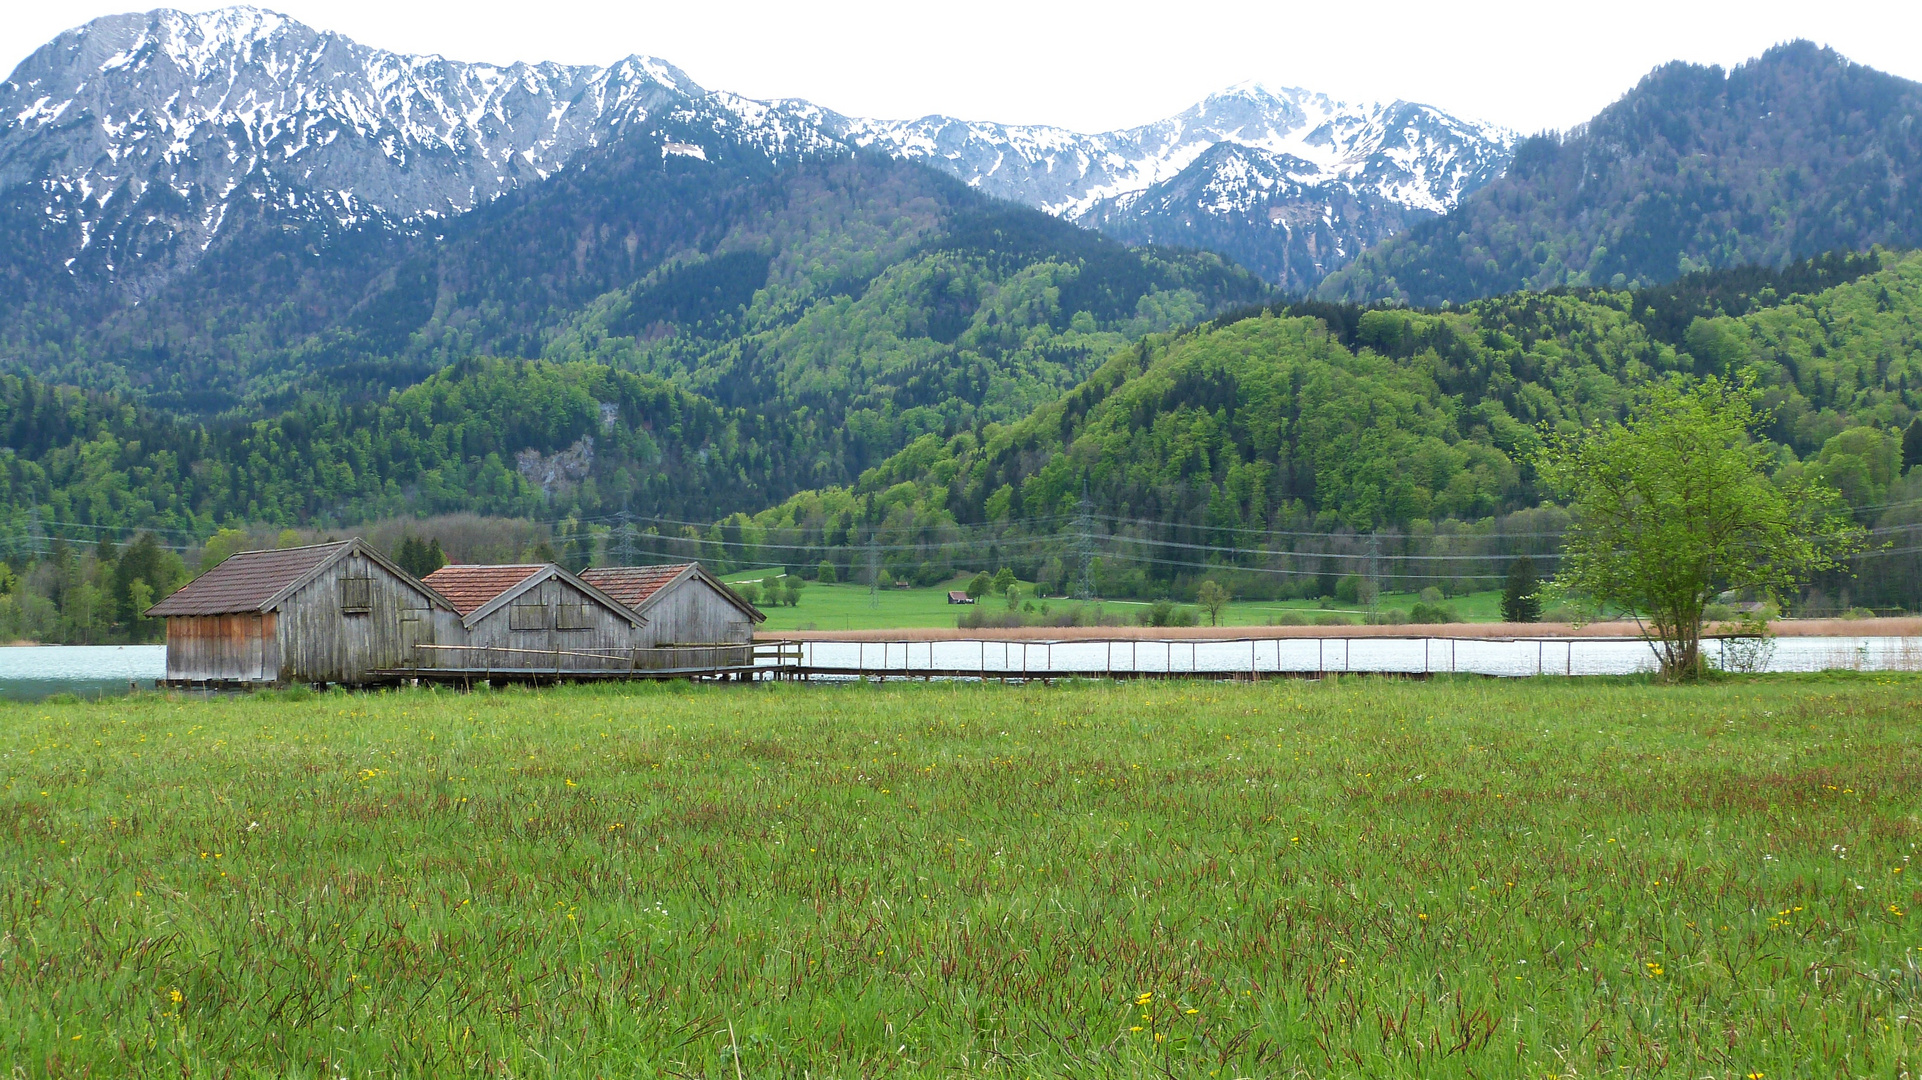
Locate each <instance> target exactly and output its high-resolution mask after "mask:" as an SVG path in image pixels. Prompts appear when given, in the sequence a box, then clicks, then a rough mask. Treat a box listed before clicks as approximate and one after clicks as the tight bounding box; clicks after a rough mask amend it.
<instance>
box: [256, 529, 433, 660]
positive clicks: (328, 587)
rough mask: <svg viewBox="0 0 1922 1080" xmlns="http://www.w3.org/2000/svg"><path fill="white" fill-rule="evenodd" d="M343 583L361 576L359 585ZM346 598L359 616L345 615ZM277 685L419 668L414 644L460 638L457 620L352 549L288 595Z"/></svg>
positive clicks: (283, 609)
mask: <svg viewBox="0 0 1922 1080" xmlns="http://www.w3.org/2000/svg"><path fill="white" fill-rule="evenodd" d="M347 579H365V580H367V582H368V584H367V586H365V587H364V597H363V596H360V595H353V594H358V593H360V592H361V591H362V588H361V587H357V586H347V587H345V588H346V593H343V588H344V586H343V585H342V582H343V581H345V580H347ZM350 597H351V599H353V600H354V601H355V603H356V606H358V603H359V601H361V600H362V599H364V600H365V608H366V610H364V611H359V610H345V609H344V604H343V600H344V599H348V598H350ZM279 624H280V625H279V635H278V638H279V644H280V681H282V682H331V683H345V684H347V685H350V686H351V685H356V684H359V683H363V682H366V681H367V672H369V671H374V670H378V669H383V668H397V667H414V666H417V665H418V664H420V663H426V662H427V661H426V658H425V657H424V656H417V654H416V652H415V649H414V646H415V645H430V644H434V643H436V642H439V641H452V642H454V643H458V642H459V640H460V619H459V617H458V616H457V615H455V614H454V613H453V612H451V611H447V610H446V609H444V608H440V607H436V606H435V605H434V604H433V603H432V602H431V601H430V600H429V599H428V597H427V596H426V594H424V593H422V592H420V591H419V590H417V589H415V588H414V587H413V586H412V585H410V584H408V583H407V582H406V581H403V580H402V579H400V578H398V577H396V576H394V575H393V574H391V573H389V572H388V571H387V570H386V568H385V567H383V566H381V565H380V564H379V563H377V562H375V561H374V560H372V559H369V558H367V557H366V556H365V555H362V554H360V553H359V552H358V551H355V552H352V553H350V554H348V555H347V556H346V557H344V558H342V559H340V560H339V561H337V562H335V563H334V564H333V565H332V566H329V567H328V568H327V569H325V570H323V571H322V572H321V573H320V576H318V577H316V578H315V579H314V580H313V581H311V582H309V583H308V584H307V585H305V586H304V587H302V588H301V589H300V590H299V591H298V592H296V593H294V594H293V595H292V596H290V597H288V598H287V600H286V601H285V602H284V603H283V604H282V605H281V609H280V619H279Z"/></svg>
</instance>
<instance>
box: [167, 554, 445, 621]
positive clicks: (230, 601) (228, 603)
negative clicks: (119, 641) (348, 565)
mask: <svg viewBox="0 0 1922 1080" xmlns="http://www.w3.org/2000/svg"><path fill="white" fill-rule="evenodd" d="M349 553H358V554H361V555H364V556H366V557H367V558H368V559H371V560H372V561H374V562H375V563H377V564H379V565H380V567H381V568H382V569H384V570H386V571H387V572H388V573H390V574H393V575H394V576H395V577H398V578H400V579H401V580H402V581H405V582H406V583H407V584H408V585H410V586H412V587H413V588H415V589H418V590H419V591H420V592H421V594H422V595H424V596H426V597H427V598H428V600H429V601H430V602H432V603H437V604H439V605H440V606H441V607H444V608H449V609H452V608H453V605H452V604H450V603H448V601H447V598H446V597H444V596H442V595H441V594H440V593H438V592H435V591H434V590H433V588H432V587H430V586H427V585H425V584H422V583H421V582H420V581H419V580H418V579H416V578H415V577H414V576H413V575H412V574H409V573H408V572H407V571H405V570H402V569H401V568H400V567H398V566H396V565H394V563H393V562H392V560H390V559H388V558H387V556H385V555H382V554H381V553H380V552H378V551H376V550H374V549H373V548H372V547H371V546H369V545H368V543H367V542H366V541H365V540H362V539H361V538H360V537H358V536H356V537H354V538H353V539H351V540H338V541H335V542H334V543H331V544H309V545H307V546H306V547H294V548H276V549H273V550H268V551H238V552H235V553H234V554H232V555H230V556H228V557H227V558H226V559H225V560H223V561H222V562H221V563H220V565H218V566H216V567H214V568H213V569H211V570H209V571H207V572H206V573H204V574H202V575H200V576H199V577H197V578H195V579H193V580H192V581H190V582H188V583H187V584H186V585H185V586H183V587H182V588H181V589H180V590H179V591H178V592H176V593H174V594H173V595H172V596H169V597H167V598H166V599H164V600H162V601H160V602H159V603H157V604H155V605H154V606H152V607H150V608H148V609H147V615H148V616H150V617H153V618H168V617H172V616H175V615H242V614H249V613H252V612H257V611H272V610H273V609H275V608H277V607H279V606H280V605H281V604H282V603H284V602H285V601H286V599H287V598H288V597H289V596H292V595H293V594H294V593H296V592H298V591H299V590H300V589H301V588H302V587H304V586H305V585H306V584H307V583H308V582H310V581H312V580H314V579H315V578H316V577H319V576H320V574H321V572H322V571H324V570H326V569H327V568H328V567H329V566H332V565H333V564H334V563H335V562H336V561H338V560H339V559H342V558H345V557H346V556H347V555H348V554H349Z"/></svg>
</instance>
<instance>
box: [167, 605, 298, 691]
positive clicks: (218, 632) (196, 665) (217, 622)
mask: <svg viewBox="0 0 1922 1080" xmlns="http://www.w3.org/2000/svg"><path fill="white" fill-rule="evenodd" d="M274 623H275V619H274V616H273V614H272V613H271V612H270V613H266V614H259V613H256V614H250V615H177V616H174V617H173V618H171V619H168V620H167V678H168V679H179V680H188V681H193V682H273V681H274V679H275V677H276V671H275V669H276V667H277V666H278V661H279V656H278V649H277V648H276V646H275V642H274Z"/></svg>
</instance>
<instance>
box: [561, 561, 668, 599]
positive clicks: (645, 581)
mask: <svg viewBox="0 0 1922 1080" xmlns="http://www.w3.org/2000/svg"><path fill="white" fill-rule="evenodd" d="M693 565H695V564H694V563H663V564H662V565H660V566H596V567H594V568H593V569H590V570H583V571H581V580H582V581H585V582H587V583H588V584H589V585H592V586H594V587H595V588H597V589H599V590H601V591H602V592H604V593H606V594H607V595H609V596H611V597H613V598H614V599H616V600H619V601H620V602H621V603H623V604H626V605H627V606H628V607H631V608H637V607H640V606H641V605H642V604H643V603H645V602H646V601H647V598H648V597H650V596H653V595H654V594H655V593H657V592H660V591H661V586H663V585H666V584H667V583H668V582H670V581H673V580H674V579H675V578H677V577H680V576H681V575H682V574H683V573H685V572H686V571H687V568H688V567H690V566H693Z"/></svg>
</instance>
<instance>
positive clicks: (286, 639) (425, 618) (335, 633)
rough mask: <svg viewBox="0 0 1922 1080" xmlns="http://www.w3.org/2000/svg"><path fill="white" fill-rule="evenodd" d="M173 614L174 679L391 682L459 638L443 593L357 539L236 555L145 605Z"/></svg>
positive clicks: (185, 682) (170, 677) (189, 682)
mask: <svg viewBox="0 0 1922 1080" xmlns="http://www.w3.org/2000/svg"><path fill="white" fill-rule="evenodd" d="M147 614H148V615H149V616H151V617H153V618H164V619H166V620H167V676H166V679H165V680H164V681H165V683H166V684H167V685H173V686H249V685H261V684H275V683H296V682H304V683H340V684H343V685H347V686H359V685H363V684H366V683H369V682H380V681H391V678H392V676H391V675H381V674H377V673H380V672H388V671H392V670H393V669H397V668H403V667H409V666H412V665H413V664H414V662H415V656H416V652H417V650H416V646H420V645H432V644H434V643H435V642H436V641H438V640H444V639H445V638H447V637H448V636H449V635H450V634H451V635H455V636H458V632H459V629H460V617H459V613H458V612H456V611H455V609H454V606H453V604H451V603H450V602H449V601H448V600H447V599H446V598H445V597H443V596H441V595H440V594H439V593H437V592H435V591H434V590H433V589H432V588H429V587H428V586H426V585H424V584H422V583H421V582H420V581H418V580H416V579H415V578H414V577H413V576H412V575H410V574H408V573H407V572H406V571H405V570H402V569H401V568H400V567H398V566H396V565H394V564H393V562H391V561H389V560H388V558H387V557H386V556H384V555H382V554H381V553H380V552H378V551H375V550H374V549H373V548H372V547H370V546H368V544H367V543H366V542H365V541H363V540H361V539H360V538H358V537H356V538H354V539H352V540H343V541H340V542H338V543H332V544H315V545H312V546H309V547H296V548H281V549H278V550H275V551H242V552H238V553H236V554H234V555H232V556H230V557H229V558H227V559H226V560H225V561H223V562H222V563H221V564H220V565H218V566H216V567H214V568H213V569H211V570H209V571H207V572H206V573H204V574H202V575H200V576H199V577H197V578H195V579H194V580H193V581H191V582H189V583H188V584H187V586H186V587H185V588H183V589H181V590H180V591H179V592H176V593H174V594H173V595H172V596H169V597H167V598H166V599H165V600H162V601H161V602H159V603H158V604H155V605H154V606H153V607H151V608H148V609H147Z"/></svg>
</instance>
